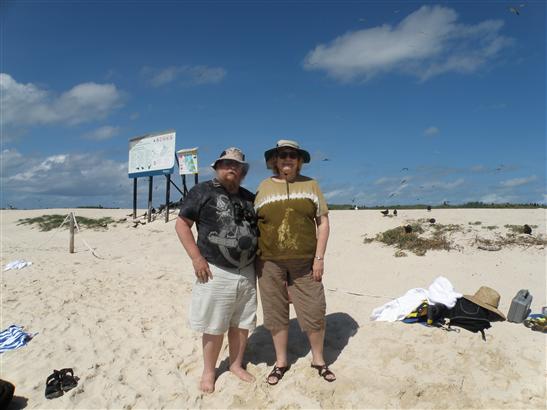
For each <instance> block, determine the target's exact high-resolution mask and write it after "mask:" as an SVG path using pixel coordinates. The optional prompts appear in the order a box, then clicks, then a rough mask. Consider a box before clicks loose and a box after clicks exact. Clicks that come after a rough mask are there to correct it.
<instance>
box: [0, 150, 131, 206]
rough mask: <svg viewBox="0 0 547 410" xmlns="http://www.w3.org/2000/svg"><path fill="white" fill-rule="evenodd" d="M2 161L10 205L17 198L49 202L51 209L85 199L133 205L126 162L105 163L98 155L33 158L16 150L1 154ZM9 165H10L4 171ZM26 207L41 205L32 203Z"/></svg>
mask: <svg viewBox="0 0 547 410" xmlns="http://www.w3.org/2000/svg"><path fill="white" fill-rule="evenodd" d="M0 161H1V162H2V165H3V169H2V174H1V176H0V180H1V183H2V188H3V197H4V198H3V199H4V200H6V201H9V202H10V203H13V202H15V203H17V199H18V198H27V200H28V201H36V200H37V199H38V198H40V199H41V200H44V201H50V202H49V204H50V205H43V206H67V205H68V204H70V203H71V202H72V204H74V203H76V205H82V204H83V202H85V201H87V199H85V198H93V197H102V198H110V199H108V200H115V199H125V200H126V202H127V203H129V202H130V194H129V192H130V183H129V181H128V178H127V163H126V162H116V161H113V160H109V159H105V158H102V157H101V156H100V155H99V154H96V153H86V154H67V153H60V154H56V155H50V156H47V157H34V156H24V155H22V154H21V153H19V152H17V151H15V150H4V151H2V153H1V155H0ZM6 162H8V163H9V165H8V166H6V167H5V168H4V166H5V163H6ZM4 171H5V172H4ZM46 197H47V198H46ZM56 200H58V201H60V202H58V203H56V202H55V201H56ZM63 201H65V202H63ZM42 203H43V202H42ZM18 206H22V205H20V204H18ZM26 206H27V207H28V206H39V205H37V204H35V203H32V202H29V203H28V204H27V205H26Z"/></svg>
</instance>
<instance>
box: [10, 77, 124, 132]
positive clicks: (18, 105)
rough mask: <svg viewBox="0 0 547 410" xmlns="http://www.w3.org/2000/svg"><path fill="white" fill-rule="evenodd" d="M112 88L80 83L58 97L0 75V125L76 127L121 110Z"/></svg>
mask: <svg viewBox="0 0 547 410" xmlns="http://www.w3.org/2000/svg"><path fill="white" fill-rule="evenodd" d="M121 104H122V93H121V92H120V91H119V90H118V89H117V88H116V86H115V85H114V84H97V83H82V84H78V85H76V86H74V87H72V88H71V89H70V90H68V91H66V92H64V93H62V94H61V95H58V96H56V95H54V94H53V93H52V92H50V91H47V90H45V89H42V88H40V87H39V86H37V85H35V84H32V83H28V84H23V83H18V82H17V81H16V80H15V79H14V78H13V77H11V76H10V75H9V74H6V73H0V107H1V116H0V121H1V123H2V124H3V125H6V126H18V125H23V126H25V125H26V126H29V125H40V124H53V123H61V124H70V125H73V124H79V123H83V122H88V121H92V120H96V119H100V118H104V117H106V116H107V115H108V114H110V112H111V111H112V110H114V109H115V108H117V107H119V106H121Z"/></svg>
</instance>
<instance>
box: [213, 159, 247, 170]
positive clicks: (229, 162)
mask: <svg viewBox="0 0 547 410" xmlns="http://www.w3.org/2000/svg"><path fill="white" fill-rule="evenodd" d="M219 165H220V167H221V168H231V167H234V168H240V167H242V166H243V165H242V164H241V163H239V162H237V161H234V160H233V159H221V160H220V161H218V162H217V167H218V166H219Z"/></svg>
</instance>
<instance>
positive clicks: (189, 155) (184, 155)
mask: <svg viewBox="0 0 547 410" xmlns="http://www.w3.org/2000/svg"><path fill="white" fill-rule="evenodd" d="M177 159H178V161H179V174H180V175H181V178H182V186H183V190H184V196H186V194H187V193H188V188H187V186H186V175H192V174H193V175H194V184H197V183H198V172H199V168H198V147H194V148H187V149H181V150H178V151H177Z"/></svg>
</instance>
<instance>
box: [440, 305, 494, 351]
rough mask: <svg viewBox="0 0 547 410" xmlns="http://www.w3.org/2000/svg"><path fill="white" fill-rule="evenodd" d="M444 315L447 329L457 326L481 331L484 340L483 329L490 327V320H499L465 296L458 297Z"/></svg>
mask: <svg viewBox="0 0 547 410" xmlns="http://www.w3.org/2000/svg"><path fill="white" fill-rule="evenodd" d="M446 317H447V318H448V328H449V329H450V328H451V327H452V326H458V327H461V328H463V329H465V330H469V331H470V332H473V333H477V332H481V335H482V340H484V341H486V336H485V335H484V330H485V329H489V328H490V327H492V326H491V325H490V322H493V321H496V320H499V319H498V318H497V317H496V315H495V314H494V313H493V312H490V311H489V310H488V309H485V308H483V307H482V306H479V305H477V304H476V303H473V302H471V301H470V300H468V299H465V298H459V299H458V300H457V301H456V305H454V307H453V308H452V309H449V310H448V312H447V314H446Z"/></svg>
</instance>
